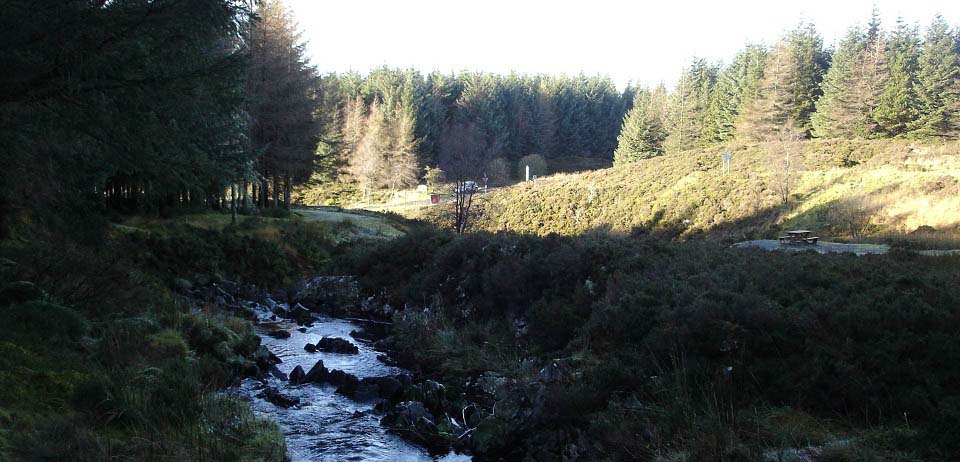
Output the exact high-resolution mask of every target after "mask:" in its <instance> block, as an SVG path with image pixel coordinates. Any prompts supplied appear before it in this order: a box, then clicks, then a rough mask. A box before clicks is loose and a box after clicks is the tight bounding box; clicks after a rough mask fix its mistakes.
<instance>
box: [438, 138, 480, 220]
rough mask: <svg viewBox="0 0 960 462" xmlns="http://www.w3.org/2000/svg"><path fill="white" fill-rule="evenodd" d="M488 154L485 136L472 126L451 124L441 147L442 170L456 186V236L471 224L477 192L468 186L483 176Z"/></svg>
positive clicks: (454, 208)
mask: <svg viewBox="0 0 960 462" xmlns="http://www.w3.org/2000/svg"><path fill="white" fill-rule="evenodd" d="M489 151H490V149H489V144H488V143H487V141H486V139H485V137H484V136H483V133H481V132H480V130H479V129H477V127H476V126H474V125H472V124H462V123H457V124H454V125H451V126H450V128H449V129H448V131H447V135H446V137H445V138H444V139H443V142H442V143H441V144H440V168H442V169H443V171H444V172H445V174H446V177H447V180H448V181H450V182H451V183H452V187H453V191H452V194H453V198H454V203H453V227H454V231H456V232H457V234H463V232H464V231H465V230H466V228H467V224H468V222H469V221H470V214H471V208H472V206H473V195H474V193H475V192H476V190H475V189H474V188H472V187H469V186H468V182H475V181H476V180H477V178H479V177H480V176H482V170H483V167H484V166H486V165H487V162H488V157H490V156H489V154H490V152H489Z"/></svg>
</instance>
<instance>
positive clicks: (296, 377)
mask: <svg viewBox="0 0 960 462" xmlns="http://www.w3.org/2000/svg"><path fill="white" fill-rule="evenodd" d="M306 376H307V373H306V372H304V371H303V367H301V366H297V367H294V368H293V370H292V371H290V385H300V384H301V383H303V382H304V378H305V377H306Z"/></svg>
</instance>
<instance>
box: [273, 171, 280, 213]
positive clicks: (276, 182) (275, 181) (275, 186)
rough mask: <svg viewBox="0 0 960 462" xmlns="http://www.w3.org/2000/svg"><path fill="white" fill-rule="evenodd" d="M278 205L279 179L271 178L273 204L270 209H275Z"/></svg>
mask: <svg viewBox="0 0 960 462" xmlns="http://www.w3.org/2000/svg"><path fill="white" fill-rule="evenodd" d="M279 203H280V177H278V176H275V177H273V204H271V207H276V206H277V205H278V204H279Z"/></svg>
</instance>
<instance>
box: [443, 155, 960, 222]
mask: <svg viewBox="0 0 960 462" xmlns="http://www.w3.org/2000/svg"><path fill="white" fill-rule="evenodd" d="M788 150H789V151H790V152H791V168H790V169H789V173H788V170H787V169H786V168H785V161H786V154H785V153H786V152H787V151H788ZM724 151H731V152H732V153H733V162H732V171H731V172H730V173H729V174H726V175H724V174H722V172H721V153H723V152H724ZM785 190H788V193H787V194H786V195H787V202H786V204H785V203H784V200H783V195H784V192H785ZM478 202H479V205H478V209H479V212H480V216H479V217H478V218H477V219H476V221H475V226H476V228H479V229H484V230H503V229H505V230H511V231H517V232H523V233H536V234H541V235H543V234H549V233H558V234H563V235H574V234H579V233H583V232H585V231H588V230H591V229H594V228H603V229H610V230H613V231H630V230H631V229H633V228H637V227H640V228H646V229H650V230H661V231H667V232H668V233H670V234H676V235H680V236H684V237H692V236H696V235H698V234H702V233H711V234H714V235H719V236H721V237H723V238H725V239H730V240H736V239H745V238H758V237H771V236H774V235H775V234H776V233H778V232H779V231H780V230H782V229H784V228H795V227H803V228H811V229H813V230H816V232H817V233H819V234H821V235H822V236H828V237H831V238H837V237H860V236H862V235H870V234H879V233H888V232H910V231H914V230H916V229H917V228H919V227H921V226H930V227H933V228H936V229H937V230H941V231H944V230H947V231H949V230H955V229H957V227H958V226H960V143H957V142H950V143H930V142H925V143H919V142H909V141H889V140H883V141H840V140H817V141H804V142H797V143H789V144H762V143H761V144H757V143H754V144H742V143H741V144H732V145H726V146H718V147H713V148H709V149H705V150H697V151H687V152H682V153H677V154H673V155H666V156H662V157H657V158H654V159H648V160H644V161H640V162H637V163H634V164H629V165H623V166H617V167H613V168H609V169H604V170H597V171H591V172H585V173H579V174H560V175H555V176H551V177H549V178H544V179H542V180H538V181H536V182H532V183H524V184H519V185H517V186H514V187H511V188H505V189H503V190H499V191H495V192H493V193H491V194H489V195H487V196H485V197H483V198H481V199H480V200H479V201H478ZM427 215H434V216H439V214H438V213H437V211H431V212H428V213H427ZM925 229H926V228H925Z"/></svg>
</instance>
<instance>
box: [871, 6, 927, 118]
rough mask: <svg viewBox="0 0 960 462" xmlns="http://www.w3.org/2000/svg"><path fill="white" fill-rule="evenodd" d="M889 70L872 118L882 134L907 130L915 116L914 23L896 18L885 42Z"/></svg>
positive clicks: (916, 51)
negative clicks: (891, 32)
mask: <svg viewBox="0 0 960 462" xmlns="http://www.w3.org/2000/svg"><path fill="white" fill-rule="evenodd" d="M888 48H889V52H888V57H887V63H888V71H887V72H888V74H889V78H888V79H887V82H886V85H885V86H884V89H883V93H882V94H881V95H880V100H879V102H878V104H877V109H876V110H875V111H874V113H873V118H874V120H875V121H876V122H877V126H878V129H879V130H880V132H881V133H883V134H884V135H885V136H891V137H892V136H899V135H902V134H904V133H906V132H907V130H908V128H909V127H910V126H911V125H912V124H913V123H914V121H915V120H916V119H917V116H918V112H919V111H918V107H917V105H918V102H917V94H916V88H915V87H916V78H917V67H918V62H919V58H920V38H919V34H918V32H917V29H916V27H910V26H908V25H906V23H904V22H903V21H902V20H898V21H897V28H896V30H895V31H894V33H893V34H892V36H891V37H890V40H889V42H888Z"/></svg>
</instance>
